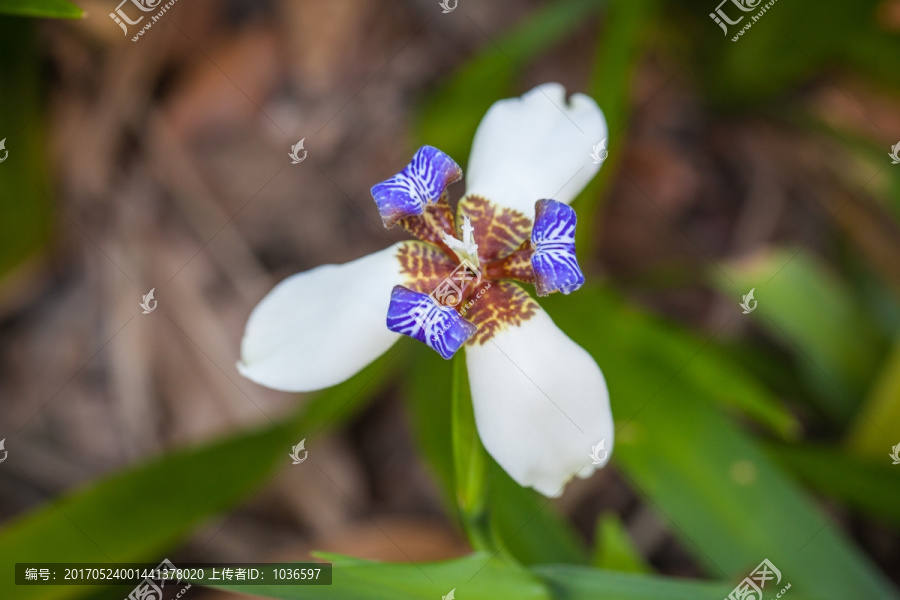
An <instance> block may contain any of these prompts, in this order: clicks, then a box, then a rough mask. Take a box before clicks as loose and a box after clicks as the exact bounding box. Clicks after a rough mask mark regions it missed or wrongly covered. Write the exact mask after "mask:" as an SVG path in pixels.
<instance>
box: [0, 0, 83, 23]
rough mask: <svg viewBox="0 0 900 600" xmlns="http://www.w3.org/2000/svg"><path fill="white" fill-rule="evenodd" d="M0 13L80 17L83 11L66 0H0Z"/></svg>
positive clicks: (61, 17) (22, 15) (55, 17)
mask: <svg viewBox="0 0 900 600" xmlns="http://www.w3.org/2000/svg"><path fill="white" fill-rule="evenodd" d="M0 14H9V15H16V16H21V17H40V18H52V19H80V18H81V17H82V16H84V11H82V10H81V9H80V8H78V7H77V6H76V5H74V4H72V3H71V2H69V1H68V0H0Z"/></svg>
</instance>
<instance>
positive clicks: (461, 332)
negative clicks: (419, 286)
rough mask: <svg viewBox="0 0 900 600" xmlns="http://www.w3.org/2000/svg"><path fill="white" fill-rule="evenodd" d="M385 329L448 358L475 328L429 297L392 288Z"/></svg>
mask: <svg viewBox="0 0 900 600" xmlns="http://www.w3.org/2000/svg"><path fill="white" fill-rule="evenodd" d="M387 326H388V329H390V330H391V331H393V332H394V333H402V334H403V335H408V336H409V337H411V338H413V339H416V340H419V341H420V342H423V343H425V344H426V345H427V346H428V347H429V348H431V349H432V350H434V351H435V352H437V353H438V354H440V355H441V356H442V357H444V358H446V359H449V358H450V357H452V356H453V355H454V354H456V351H457V350H459V349H460V348H461V347H462V345H463V344H465V343H466V340H467V339H469V338H470V337H472V335H473V334H474V333H475V331H476V329H478V328H477V327H476V326H475V325H474V324H473V323H470V322H469V321H466V320H465V319H463V318H462V317H460V316H459V313H457V312H456V311H455V310H453V309H452V308H450V307H449V306H443V305H442V304H439V303H438V302H437V301H435V300H434V299H433V298H432V297H431V296H429V295H428V294H422V293H419V292H414V291H412V290H409V289H407V288H405V287H403V286H402V285H397V286H394V289H393V291H392V292H391V304H390V306H389V307H388V314H387Z"/></svg>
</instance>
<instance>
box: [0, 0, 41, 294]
mask: <svg viewBox="0 0 900 600" xmlns="http://www.w3.org/2000/svg"><path fill="white" fill-rule="evenodd" d="M0 56H2V57H3V61H2V67H0V90H3V92H2V93H0V140H4V139H5V140H6V142H5V147H6V148H5V152H8V155H6V158H5V160H4V161H3V162H2V163H0V190H2V195H0V282H2V281H3V279H4V278H5V277H7V276H9V275H10V273H12V272H13V271H14V270H15V269H16V268H17V267H19V266H20V265H22V263H23V262H26V261H28V260H29V259H32V258H34V257H35V255H36V254H37V253H38V252H39V251H40V250H41V249H42V248H43V247H44V246H45V245H46V244H47V242H48V241H49V239H50V233H51V213H52V202H51V200H50V195H49V194H50V192H49V188H50V186H49V185H48V181H47V175H46V169H45V165H44V162H45V160H46V150H45V147H44V146H45V145H44V124H43V120H42V114H43V113H42V110H41V103H40V101H39V98H40V97H41V94H40V82H39V79H38V74H39V72H38V70H37V65H38V63H39V60H40V59H39V57H38V53H37V48H36V46H35V40H34V32H33V28H32V26H31V23H29V22H28V21H24V20H22V19H11V18H4V17H0ZM0 154H3V151H0ZM0 158H2V156H0Z"/></svg>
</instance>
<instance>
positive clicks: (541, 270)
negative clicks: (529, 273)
mask: <svg viewBox="0 0 900 600" xmlns="http://www.w3.org/2000/svg"><path fill="white" fill-rule="evenodd" d="M576 221H577V217H576V216H575V210H574V209H572V207H571V206H568V205H566V204H563V203H562V202H558V201H556V200H538V201H537V203H536V204H535V215H534V228H533V229H532V231H531V243H532V245H533V246H534V254H532V255H531V266H532V268H533V269H534V276H535V287H536V288H537V294H538V296H548V295H550V294H552V293H553V292H562V293H563V294H568V293H569V292H574V291H575V290H577V289H578V288H580V287H581V286H582V284H583V283H584V274H582V272H581V268H580V267H579V266H578V260H577V259H576V258H575V222H576Z"/></svg>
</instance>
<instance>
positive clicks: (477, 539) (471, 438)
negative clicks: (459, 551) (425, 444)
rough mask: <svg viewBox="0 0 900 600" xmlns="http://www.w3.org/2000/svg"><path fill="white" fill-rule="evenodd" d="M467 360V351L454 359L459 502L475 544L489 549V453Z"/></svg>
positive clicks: (453, 427)
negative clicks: (477, 416) (480, 431)
mask: <svg viewBox="0 0 900 600" xmlns="http://www.w3.org/2000/svg"><path fill="white" fill-rule="evenodd" d="M465 361H466V359H465V356H464V355H463V354H457V355H456V357H455V358H454V359H453V385H452V387H451V410H452V415H453V418H452V421H451V434H452V436H453V464H454V475H455V477H454V481H455V482H456V503H457V505H458V506H459V512H460V514H461V516H462V522H463V526H464V527H465V530H466V534H467V535H468V537H469V542H470V543H471V544H472V547H473V548H474V549H475V550H483V551H489V550H494V549H495V547H494V544H493V542H492V541H491V536H490V532H489V530H488V528H489V525H488V512H487V511H488V507H487V504H488V501H487V489H486V488H487V485H486V484H487V466H488V456H487V452H486V451H485V449H484V447H483V446H482V445H481V439H480V438H479V437H478V430H477V429H476V428H475V411H474V409H473V408H472V395H471V393H470V391H469V378H468V376H467V373H466V362H465Z"/></svg>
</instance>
